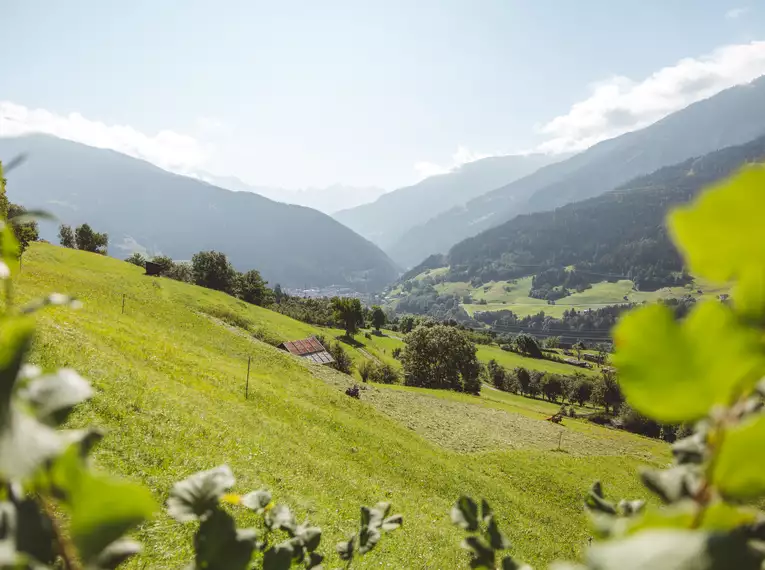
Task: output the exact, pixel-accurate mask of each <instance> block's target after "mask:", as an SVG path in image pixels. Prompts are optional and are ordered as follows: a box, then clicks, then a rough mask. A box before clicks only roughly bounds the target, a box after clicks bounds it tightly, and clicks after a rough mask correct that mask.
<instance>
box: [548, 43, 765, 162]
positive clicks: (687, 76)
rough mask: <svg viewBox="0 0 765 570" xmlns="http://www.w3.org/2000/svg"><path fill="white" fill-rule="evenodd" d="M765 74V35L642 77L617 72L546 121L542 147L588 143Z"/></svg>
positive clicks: (573, 147) (563, 147)
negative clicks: (565, 110) (564, 110)
mask: <svg viewBox="0 0 765 570" xmlns="http://www.w3.org/2000/svg"><path fill="white" fill-rule="evenodd" d="M764 74H765V41H753V42H751V43H746V44H735V45H728V46H724V47H721V48H718V49H716V50H715V51H713V52H712V53H711V54H709V55H706V56H702V57H699V58H686V59H682V60H680V61H679V62H677V63H676V64H675V65H672V66H670V67H665V68H663V69H660V70H659V71H657V72H655V73H653V74H652V75H651V76H650V77H647V78H646V79H643V80H642V81H634V80H632V79H630V78H628V77H622V76H618V77H613V78H611V79H608V80H606V81H601V82H599V83H596V84H594V85H593V86H592V95H590V97H588V98H587V99H585V100H583V101H579V102H578V103H575V104H574V105H572V106H571V108H570V109H569V111H568V113H566V114H565V115H560V116H558V117H555V118H554V119H552V120H551V121H549V122H548V123H546V124H544V125H542V126H541V127H540V128H539V131H540V132H541V133H543V134H545V135H548V136H550V137H551V138H550V139H549V140H548V141H547V142H545V143H543V144H541V145H540V146H539V147H538V149H537V150H538V151H541V152H569V151H578V150H582V149H585V148H587V147H589V146H592V145H593V144H595V143H597V142H600V141H602V140H605V139H608V138H612V137H615V136H618V135H621V134H623V133H625V132H628V131H633V130H636V129H640V128H642V127H645V126H647V125H650V124H651V123H654V122H656V121H658V120H659V119H661V118H663V117H665V116H667V115H669V114H670V113H673V112H674V111H678V110H680V109H682V108H683V107H686V106H688V105H690V104H691V103H694V102H696V101H699V100H701V99H706V98H708V97H711V96H712V95H715V94H716V93H718V92H720V91H722V90H723V89H727V88H728V87H732V86H734V85H738V84H741V83H747V82H749V81H752V80H753V79H756V78H757V77H759V76H761V75H764Z"/></svg>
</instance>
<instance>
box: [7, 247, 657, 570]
mask: <svg viewBox="0 0 765 570" xmlns="http://www.w3.org/2000/svg"><path fill="white" fill-rule="evenodd" d="M16 291H17V296H18V297H19V298H20V300H21V301H26V300H29V299H32V298H34V297H39V296H42V295H44V294H47V293H49V292H51V291H57V292H61V293H69V294H73V295H76V296H78V297H79V298H80V299H81V300H82V302H83V303H84V308H83V309H81V310H80V311H70V310H64V309H50V310H47V311H45V312H43V313H42V314H41V315H40V316H39V317H38V322H39V327H38V334H37V338H36V341H35V345H34V355H33V359H34V361H35V362H36V363H38V364H40V365H42V366H44V367H46V368H52V367H61V366H70V367H73V368H75V369H77V370H78V371H80V372H81V373H82V374H83V375H84V376H86V377H88V378H89V379H90V380H91V381H92V382H93V383H94V386H95V388H96V391H97V393H96V396H95V398H94V399H93V400H92V401H91V402H89V403H87V404H86V405H84V406H82V407H81V408H80V409H78V411H77V412H76V413H75V414H74V416H73V418H72V419H71V422H70V423H71V426H72V427H78V426H83V425H88V424H95V425H99V426H103V427H105V428H106V429H107V430H108V434H107V436H106V438H105V439H104V441H103V442H102V443H101V444H100V445H99V447H98V448H97V451H96V453H95V459H96V462H97V466H98V467H100V468H102V469H105V470H109V471H111V472H114V473H117V474H120V475H122V476H124V477H127V478H130V479H132V480H135V481H139V482H141V483H143V484H145V485H147V486H148V487H149V488H151V490H152V491H153V493H154V494H155V496H156V498H157V499H158V500H159V501H160V502H164V500H165V499H166V498H167V494H168V491H169V489H170V487H171V486H172V484H173V483H174V482H175V481H177V480H179V479H181V478H184V477H186V476H188V475H189V474H191V473H192V472H194V471H197V470H202V469H208V468H211V467H213V466H215V465H218V464H221V463H228V464H229V465H230V466H231V467H232V469H233V471H234V473H235V474H236V475H237V479H238V480H237V485H236V488H235V491H237V492H246V491H248V490H251V489H255V488H260V487H267V488H269V489H270V490H271V491H272V492H273V495H274V498H275V500H276V501H277V502H282V501H283V502H285V503H288V504H290V505H292V506H293V507H294V509H295V510H296V511H297V515H298V519H299V520H302V519H303V518H304V517H309V518H310V520H311V521H312V522H313V523H316V524H318V525H319V526H321V527H323V529H324V538H323V542H322V547H321V549H320V550H321V551H322V552H324V553H326V554H328V555H329V560H328V563H327V565H326V566H327V567H328V568H333V567H336V566H338V565H339V561H338V560H337V559H336V557H335V555H334V544H335V542H336V541H338V540H341V539H343V538H346V537H347V534H348V533H349V532H351V531H352V530H353V528H355V527H356V525H357V519H358V508H359V506H360V505H361V504H367V505H370V504H374V503H375V502H376V501H379V500H386V501H391V502H392V503H393V506H394V507H393V508H394V510H395V511H396V512H400V513H402V514H403V515H404V520H405V523H404V527H403V528H402V529H401V530H400V531H398V532H397V533H394V534H392V535H390V536H388V537H385V539H383V541H382V543H381V546H380V547H379V548H378V549H377V550H375V551H374V552H373V553H372V554H371V555H369V556H368V557H367V558H365V559H363V560H362V562H361V563H360V564H357V565H356V566H354V567H358V568H372V567H375V568H417V569H419V568H428V569H433V570H437V569H447V568H448V569H451V568H460V567H462V568H467V556H466V554H465V553H464V551H462V550H461V549H460V548H459V542H460V539H461V534H460V532H458V531H457V530H456V529H455V528H453V527H452V526H451V524H450V522H449V509H450V507H451V505H452V503H453V502H454V501H455V499H456V498H457V497H458V496H459V495H460V494H469V495H472V496H474V497H484V498H486V499H487V500H488V501H489V502H490V503H491V505H492V507H493V508H494V510H495V512H496V513H498V516H499V519H500V524H501V526H502V527H503V528H504V529H506V530H507V534H508V536H509V538H510V540H511V542H512V543H513V549H514V553H515V554H517V556H518V557H519V558H520V559H523V560H526V561H527V562H529V563H531V564H536V565H542V564H544V563H547V562H550V561H552V560H554V559H557V558H576V557H577V556H578V555H579V553H580V552H581V550H582V547H583V546H585V545H586V543H587V539H588V537H589V536H590V533H589V529H588V523H587V520H586V517H585V514H584V512H583V509H582V499H583V497H584V494H585V492H586V490H587V488H588V487H589V485H590V484H591V483H592V482H593V481H594V480H596V479H599V480H601V481H602V482H603V484H604V488H605V490H606V493H607V494H608V495H610V496H612V497H616V498H621V497H627V498H636V497H645V496H646V493H645V492H644V491H643V489H642V488H641V485H640V484H639V481H638V478H637V477H636V472H637V468H638V466H639V465H641V464H646V463H647V464H654V465H659V464H663V463H666V462H667V461H668V458H669V453H668V448H667V447H666V446H665V445H664V444H662V443H660V442H657V441H653V440H649V439H645V438H641V437H638V436H634V435H632V434H628V433H625V432H619V431H614V430H610V429H607V428H602V427H599V426H595V425H592V424H588V423H585V422H583V421H579V420H568V419H567V420H565V422H564V426H562V427H561V426H555V425H552V424H550V423H549V422H546V421H544V418H545V417H546V416H547V415H550V414H551V413H553V412H554V411H556V410H557V408H558V407H557V406H555V405H554V404H549V403H546V402H542V401H538V400H529V399H526V398H521V397H518V396H514V395H511V394H506V393H502V392H497V391H495V390H491V389H485V390H484V391H483V394H482V395H481V396H480V397H473V396H467V395H463V394H455V393H442V392H432V391H426V390H419V389H411V388H404V387H401V386H378V385H370V386H369V387H368V389H366V390H362V393H361V399H360V400H355V399H352V398H349V397H347V396H346V395H345V394H344V393H343V390H344V389H345V387H347V386H348V385H349V384H350V383H352V382H353V381H354V380H353V379H351V378H350V377H348V376H345V375H342V374H339V373H337V372H335V371H333V370H331V369H328V368H322V367H319V366H316V365H308V364H306V363H305V362H304V361H300V360H298V359H296V358H294V357H292V356H290V355H289V354H287V353H285V352H282V351H280V350H278V349H276V348H273V347H272V346H270V345H267V344H264V343H262V342H260V341H257V340H255V339H253V338H251V337H250V336H248V335H246V334H241V333H242V331H240V330H237V329H236V327H233V326H229V325H225V324H223V323H221V322H220V321H219V320H217V319H212V318H210V317H209V316H208V315H210V314H211V313H217V314H222V313H226V312H228V313H232V314H236V315H239V316H241V317H242V318H245V319H247V320H248V321H249V322H252V323H254V324H255V325H256V326H257V327H259V328H262V330H264V331H267V332H268V334H270V335H276V336H278V337H279V338H283V339H284V340H292V339H295V338H303V337H305V336H308V335H310V334H316V333H322V334H325V335H327V336H332V335H333V334H335V333H333V331H331V330H327V329H323V330H320V329H317V328H315V327H312V326H310V325H307V324H305V323H301V322H298V321H294V320H292V319H290V318H288V317H285V316H284V315H280V314H278V313H275V312H272V311H269V310H266V309H262V308H259V307H254V306H251V305H247V304H245V303H242V302H241V301H238V300H236V299H233V298H231V297H229V296H226V295H224V294H221V293H218V292H215V291H210V290H206V289H201V288H198V287H195V286H191V285H186V284H183V283H179V282H175V281H171V280H167V279H163V278H150V277H145V276H144V275H143V271H142V270H141V269H140V268H138V267H135V266H132V265H129V264H127V263H124V262H121V261H118V260H115V259H111V258H105V257H102V256H98V255H95V254H88V253H83V252H77V251H73V250H66V249H62V248H58V247H54V246H50V245H46V244H33V245H32V247H31V248H30V250H29V251H27V253H25V256H24V267H23V273H22V274H21V275H20V276H19V277H17V278H16ZM123 295H125V312H124V314H122V312H121V306H122V299H123ZM336 334H339V331H337V332H336ZM359 340H360V341H362V340H363V342H364V343H365V348H364V350H366V351H367V352H368V353H370V354H372V355H374V356H375V357H377V358H379V359H381V360H386V361H390V362H392V363H395V362H396V361H395V360H394V359H393V358H392V356H391V354H390V353H391V351H392V349H393V348H395V347H396V346H398V345H399V343H400V342H401V341H400V340H398V339H395V338H393V337H374V336H373V337H372V339H362V338H359ZM352 354H353V357H354V358H355V359H357V360H358V359H359V358H364V357H365V356H363V355H362V354H361V353H359V352H358V350H356V349H353V351H352ZM248 356H251V357H252V370H251V374H250V383H249V399H245V397H244V388H245V374H246V369H247V357H248ZM561 434H562V435H561ZM241 516H242V520H243V522H246V520H247V518H246V515H241ZM192 532H193V525H191V526H189V525H187V526H183V525H180V524H178V523H176V522H174V521H172V520H171V519H170V518H169V517H167V516H166V515H165V514H163V513H159V514H158V516H157V517H156V519H155V520H154V521H153V522H151V523H149V524H146V525H145V526H144V527H143V528H142V529H141V530H140V532H139V533H138V537H139V539H140V540H142V541H143V542H144V543H145V553H144V554H143V555H142V556H140V557H138V558H137V559H136V560H134V561H132V562H131V563H130V564H129V565H128V566H129V567H132V568H142V567H151V568H179V567H182V566H184V565H185V564H186V563H187V562H188V561H189V557H190V554H191V549H190V548H189V545H190V542H191V538H192Z"/></svg>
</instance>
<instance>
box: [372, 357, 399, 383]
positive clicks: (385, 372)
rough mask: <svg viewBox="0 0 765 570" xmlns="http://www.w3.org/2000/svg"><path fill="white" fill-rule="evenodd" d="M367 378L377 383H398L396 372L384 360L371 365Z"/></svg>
mask: <svg viewBox="0 0 765 570" xmlns="http://www.w3.org/2000/svg"><path fill="white" fill-rule="evenodd" d="M369 379H370V380H371V381H372V382H376V383H378V384H396V383H398V372H397V371H396V369H395V368H393V366H391V365H390V364H388V363H387V362H384V363H382V364H377V365H375V366H373V368H372V371H371V374H370V376H369Z"/></svg>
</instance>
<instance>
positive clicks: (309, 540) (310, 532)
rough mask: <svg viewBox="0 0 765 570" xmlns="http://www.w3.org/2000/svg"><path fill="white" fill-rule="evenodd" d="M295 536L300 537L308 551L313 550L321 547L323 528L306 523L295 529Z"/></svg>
mask: <svg viewBox="0 0 765 570" xmlns="http://www.w3.org/2000/svg"><path fill="white" fill-rule="evenodd" d="M295 536H296V537H297V538H299V539H300V541H301V542H302V543H303V546H304V547H305V549H306V550H307V551H308V552H313V551H314V550H316V549H317V548H319V543H320V542H321V529H320V528H319V527H316V526H309V525H308V523H304V524H301V525H300V526H298V527H297V528H296V529H295Z"/></svg>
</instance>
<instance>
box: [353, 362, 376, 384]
mask: <svg viewBox="0 0 765 570" xmlns="http://www.w3.org/2000/svg"><path fill="white" fill-rule="evenodd" d="M356 368H357V370H358V371H359V376H361V381H362V382H367V381H368V380H369V377H370V376H371V375H372V372H373V371H374V369H375V363H374V362H372V361H371V360H368V359H367V360H362V361H361V364H359V365H358V366H357V367H356Z"/></svg>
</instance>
